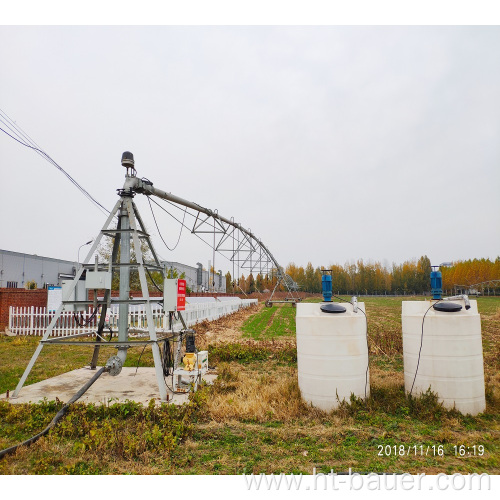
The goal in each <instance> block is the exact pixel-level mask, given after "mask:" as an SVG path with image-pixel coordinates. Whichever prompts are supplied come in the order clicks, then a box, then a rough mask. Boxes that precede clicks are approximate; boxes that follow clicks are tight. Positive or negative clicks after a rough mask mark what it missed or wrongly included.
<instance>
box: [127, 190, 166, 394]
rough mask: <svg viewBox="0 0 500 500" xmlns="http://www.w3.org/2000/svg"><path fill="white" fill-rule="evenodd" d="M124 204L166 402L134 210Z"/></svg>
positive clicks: (158, 373) (130, 204)
mask: <svg viewBox="0 0 500 500" xmlns="http://www.w3.org/2000/svg"><path fill="white" fill-rule="evenodd" d="M125 203H126V206H127V211H128V218H129V223H130V227H131V229H132V230H133V231H132V238H133V240H134V250H135V254H136V258H137V263H138V264H139V267H138V271H139V280H140V282H141V289H142V296H143V297H144V299H146V304H145V309H146V318H147V321H148V330H149V338H150V339H151V340H154V341H155V343H154V344H152V351H153V360H154V363H155V373H156V380H157V382H158V389H159V392H160V399H161V401H167V385H166V384H165V379H164V378H163V366H162V362H161V356H160V348H159V347H158V344H157V343H156V341H157V340H158V338H157V337H156V330H155V324H154V319H153V311H152V309H151V300H150V298H149V290H148V282H147V279H146V272H145V270H144V259H143V255H142V250H141V243H140V240H139V236H138V234H137V223H136V217H135V210H134V207H133V206H132V201H131V199H126V200H125Z"/></svg>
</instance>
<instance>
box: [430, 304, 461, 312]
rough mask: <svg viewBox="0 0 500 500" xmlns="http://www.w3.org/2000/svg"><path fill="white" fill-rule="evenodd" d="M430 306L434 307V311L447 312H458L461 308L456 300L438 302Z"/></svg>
mask: <svg viewBox="0 0 500 500" xmlns="http://www.w3.org/2000/svg"><path fill="white" fill-rule="evenodd" d="M432 307H434V309H435V310H436V311H441V312H447V313H452V312H458V311H461V310H462V306H461V305H460V304H457V303H456V302H438V303H437V304H434V305H433V306H432Z"/></svg>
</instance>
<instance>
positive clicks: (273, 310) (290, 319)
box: [242, 304, 296, 340]
mask: <svg viewBox="0 0 500 500" xmlns="http://www.w3.org/2000/svg"><path fill="white" fill-rule="evenodd" d="M295 313H296V309H295V308H294V307H292V305H291V304H279V305H273V307H264V308H263V309H262V310H261V311H260V312H258V313H257V314H254V315H253V316H252V317H250V318H249V319H248V320H247V321H245V322H244V323H243V327H242V331H243V334H244V336H245V337H250V338H253V339H255V340H261V339H273V338H278V337H292V336H293V337H294V336H295Z"/></svg>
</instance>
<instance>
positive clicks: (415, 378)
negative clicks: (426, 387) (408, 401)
mask: <svg viewBox="0 0 500 500" xmlns="http://www.w3.org/2000/svg"><path fill="white" fill-rule="evenodd" d="M442 300H443V299H439V300H437V301H436V302H434V304H431V305H430V307H429V308H428V309H427V311H425V314H424V317H423V318H422V333H421V335H420V349H419V350H418V359H417V368H416V369H415V376H414V377H413V383H412V384H411V389H410V392H409V395H411V393H412V391H413V386H414V385H415V380H417V373H418V367H419V365H420V355H421V354H422V345H423V343H424V321H425V317H426V316H427V313H428V312H429V311H430V310H431V309H432V308H433V307H434V306H435V305H436V304H437V303H438V302H441V301H442Z"/></svg>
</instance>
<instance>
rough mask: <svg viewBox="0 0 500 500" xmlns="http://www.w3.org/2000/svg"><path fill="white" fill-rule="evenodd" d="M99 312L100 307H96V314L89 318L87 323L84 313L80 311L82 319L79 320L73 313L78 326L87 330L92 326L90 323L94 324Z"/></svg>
mask: <svg viewBox="0 0 500 500" xmlns="http://www.w3.org/2000/svg"><path fill="white" fill-rule="evenodd" d="M98 310H99V306H97V307H96V309H94V312H93V313H92V314H91V315H90V316H89V318H88V320H87V321H84V320H83V316H82V315H83V313H82V311H80V319H78V316H77V315H76V313H73V317H74V319H75V322H76V324H77V325H78V326H79V327H80V328H85V327H87V326H89V325H90V323H92V321H93V320H94V318H95V317H96V316H97V311H98ZM98 333H102V331H101V332H98Z"/></svg>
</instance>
